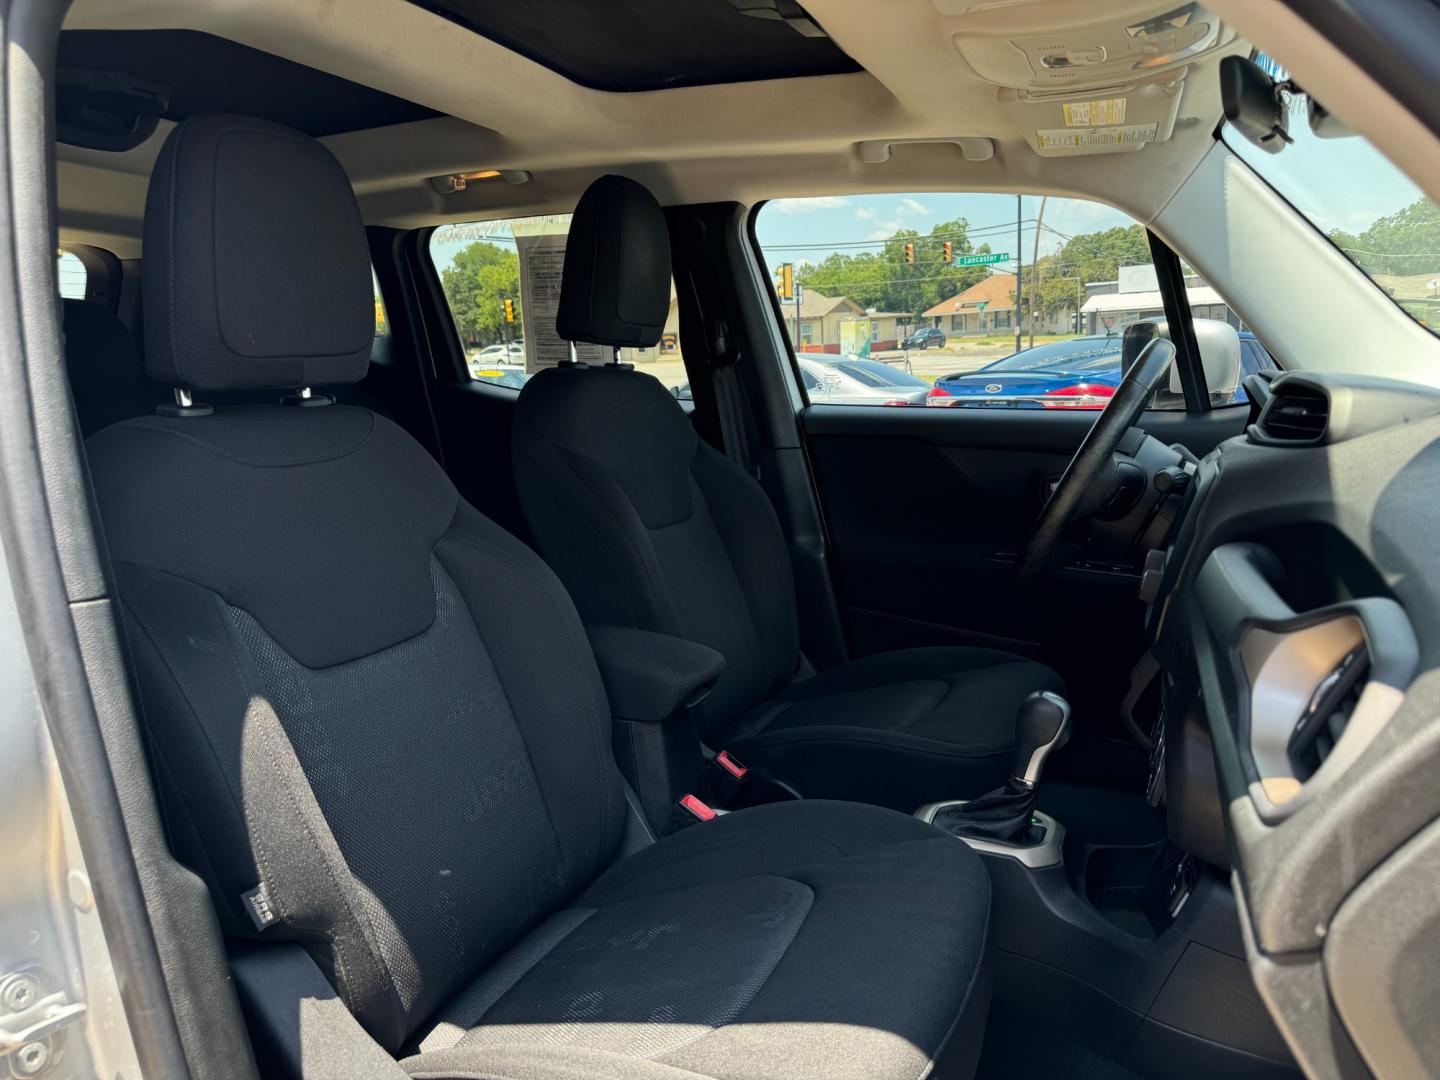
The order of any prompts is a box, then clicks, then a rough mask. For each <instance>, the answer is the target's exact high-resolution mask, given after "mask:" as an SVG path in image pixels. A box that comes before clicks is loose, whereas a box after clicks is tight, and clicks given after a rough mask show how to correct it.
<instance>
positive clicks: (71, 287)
mask: <svg viewBox="0 0 1440 1080" xmlns="http://www.w3.org/2000/svg"><path fill="white" fill-rule="evenodd" d="M58 269H59V274H60V295H61V296H63V297H64V298H65V299H66V300H84V299H85V286H86V284H87V278H86V272H85V264H84V263H82V262H81V261H80V259H79V257H78V256H76V254H75V253H74V252H73V251H66V250H65V249H64V248H61V249H60V255H59V262H58Z"/></svg>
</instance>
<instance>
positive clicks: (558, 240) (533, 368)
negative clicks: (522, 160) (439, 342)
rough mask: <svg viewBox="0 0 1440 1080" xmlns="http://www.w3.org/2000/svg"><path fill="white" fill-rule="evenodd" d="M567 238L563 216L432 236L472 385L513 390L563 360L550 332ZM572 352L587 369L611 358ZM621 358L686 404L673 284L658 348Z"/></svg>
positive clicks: (449, 228) (588, 350)
mask: <svg viewBox="0 0 1440 1080" xmlns="http://www.w3.org/2000/svg"><path fill="white" fill-rule="evenodd" d="M569 231H570V215H569V214H549V215H543V216H539V217H524V218H506V219H501V220H495V221H472V222H466V223H463V224H457V225H442V226H441V227H440V228H438V229H436V230H435V232H434V233H433V234H431V238H430V258H431V260H432V261H433V262H434V264H435V269H436V272H437V273H438V274H439V275H440V284H441V287H442V289H443V290H444V292H445V300H446V302H447V304H448V305H449V307H450V316H451V319H452V320H453V321H454V324H455V333H456V334H457V335H458V336H459V338H460V347H461V350H462V351H463V352H464V354H465V364H466V368H467V370H468V372H469V375H470V378H471V379H473V380H475V381H477V382H486V383H490V384H492V385H495V386H504V387H507V388H509V389H512V390H519V389H520V388H521V387H522V386H524V385H525V382H526V380H527V379H529V378H530V376H532V375H533V374H535V372H537V371H539V370H540V369H542V368H546V367H553V366H555V365H556V364H558V363H560V362H561V361H562V360H565V359H567V358H568V357H569V355H570V344H569V343H568V342H565V341H561V340H560V338H559V337H558V336H557V335H556V333H555V309H556V306H557V304H558V303H559V299H560V278H561V273H562V271H563V269H564V265H565V240H566V237H567V235H568V234H569ZM575 352H576V356H577V357H578V358H579V359H582V360H586V361H589V362H593V363H605V362H606V361H608V360H609V359H610V351H609V350H608V349H604V348H602V347H601V346H598V345H589V344H584V343H577V345H576V346H575ZM620 358H621V360H623V361H624V362H626V363H630V364H634V365H635V366H636V367H637V369H639V370H641V371H646V372H649V373H650V374H652V375H654V376H655V377H656V378H657V379H659V380H660V381H661V382H662V383H664V385H665V386H666V387H668V388H670V389H671V391H673V392H674V393H675V394H676V396H677V397H680V398H681V399H682V400H689V390H688V383H687V380H688V376H687V375H686V374H685V362H684V358H683V356H682V355H681V352H680V323H679V314H678V306H677V305H676V302H675V289H674V286H673V285H672V286H671V289H670V313H669V317H668V318H667V319H666V321H665V327H664V330H663V331H662V334H661V338H660V341H659V343H657V344H656V345H654V346H652V347H650V348H644V349H628V348H627V349H622V350H621V351H620Z"/></svg>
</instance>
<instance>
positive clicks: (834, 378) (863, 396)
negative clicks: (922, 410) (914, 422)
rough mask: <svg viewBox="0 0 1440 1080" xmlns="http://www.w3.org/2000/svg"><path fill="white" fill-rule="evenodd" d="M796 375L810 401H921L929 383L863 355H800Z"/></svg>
mask: <svg viewBox="0 0 1440 1080" xmlns="http://www.w3.org/2000/svg"><path fill="white" fill-rule="evenodd" d="M798 362H799V364H800V379H801V382H803V383H804V384H805V394H806V396H807V397H809V399H810V403H811V404H812V405H815V404H824V405H924V404H925V395H926V394H928V393H929V392H930V384H929V383H928V382H926V381H925V380H924V379H922V378H920V377H919V376H916V375H911V374H910V373H909V372H907V371H902V370H901V369H900V368H897V367H892V366H891V365H889V364H883V363H881V362H880V361H879V360H871V359H868V358H867V357H862V356H854V355H845V356H814V355H811V356H801V357H799V358H798Z"/></svg>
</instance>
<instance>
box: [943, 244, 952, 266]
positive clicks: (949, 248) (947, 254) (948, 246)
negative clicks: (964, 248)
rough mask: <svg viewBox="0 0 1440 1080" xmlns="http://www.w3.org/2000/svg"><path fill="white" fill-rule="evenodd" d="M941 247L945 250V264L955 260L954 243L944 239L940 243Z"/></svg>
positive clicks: (947, 264)
mask: <svg viewBox="0 0 1440 1080" xmlns="http://www.w3.org/2000/svg"><path fill="white" fill-rule="evenodd" d="M941 247H942V249H943V250H944V252H945V265H946V266H949V265H950V264H951V263H952V262H954V261H955V245H954V244H953V243H951V242H950V241H949V240H946V241H945V243H944V244H943V245H941Z"/></svg>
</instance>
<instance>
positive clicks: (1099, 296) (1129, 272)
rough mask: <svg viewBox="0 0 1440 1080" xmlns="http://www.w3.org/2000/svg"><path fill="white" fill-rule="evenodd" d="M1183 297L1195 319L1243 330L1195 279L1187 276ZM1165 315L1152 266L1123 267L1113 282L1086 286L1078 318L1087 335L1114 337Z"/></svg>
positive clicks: (1234, 316)
mask: <svg viewBox="0 0 1440 1080" xmlns="http://www.w3.org/2000/svg"><path fill="white" fill-rule="evenodd" d="M1185 295H1186V298H1187V299H1188V300H1189V301H1190V310H1191V312H1192V314H1194V316H1195V317H1196V318H1197V319H1219V320H1220V321H1221V322H1227V323H1229V324H1230V325H1231V326H1233V327H1235V328H1236V329H1237V330H1239V329H1242V328H1243V324H1242V323H1241V321H1240V316H1239V315H1237V314H1235V312H1233V311H1231V310H1230V307H1229V305H1228V304H1226V303H1225V300H1224V298H1223V297H1222V296H1221V295H1220V294H1219V293H1217V292H1216V291H1215V290H1214V289H1212V288H1211V287H1210V286H1209V285H1206V284H1205V283H1204V282H1203V281H1201V280H1200V278H1199V277H1198V276H1197V275H1195V274H1187V275H1186V277H1185ZM1164 314H1165V301H1164V298H1163V297H1161V295H1160V282H1159V279H1158V278H1157V277H1156V276H1155V267H1154V265H1153V264H1151V263H1145V264H1144V265H1141V266H1122V267H1120V276H1119V278H1118V279H1117V280H1115V281H1087V282H1086V283H1085V303H1084V304H1083V305H1081V307H1080V317H1081V320H1082V324H1083V328H1084V332H1085V333H1087V334H1116V333H1119V332H1120V331H1122V330H1124V329H1125V327H1127V326H1129V325H1130V324H1131V323H1134V322H1139V321H1140V320H1141V319H1150V318H1154V317H1156V316H1163V315H1164Z"/></svg>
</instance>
